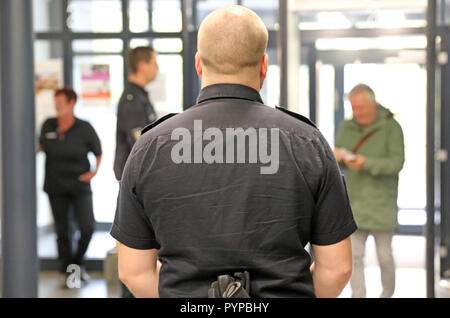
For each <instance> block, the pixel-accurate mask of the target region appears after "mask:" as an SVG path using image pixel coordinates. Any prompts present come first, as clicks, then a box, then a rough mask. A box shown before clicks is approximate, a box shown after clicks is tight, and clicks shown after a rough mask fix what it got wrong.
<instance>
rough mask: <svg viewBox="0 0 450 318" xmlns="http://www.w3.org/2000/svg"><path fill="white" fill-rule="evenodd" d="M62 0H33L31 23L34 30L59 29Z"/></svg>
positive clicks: (60, 28) (61, 18)
mask: <svg viewBox="0 0 450 318" xmlns="http://www.w3.org/2000/svg"><path fill="white" fill-rule="evenodd" d="M62 5H63V1H61V0H34V3H33V24H34V31H35V32H47V31H61V30H62V20H63V17H62V12H63V8H62Z"/></svg>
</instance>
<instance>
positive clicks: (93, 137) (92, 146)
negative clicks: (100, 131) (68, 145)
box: [87, 124, 102, 157]
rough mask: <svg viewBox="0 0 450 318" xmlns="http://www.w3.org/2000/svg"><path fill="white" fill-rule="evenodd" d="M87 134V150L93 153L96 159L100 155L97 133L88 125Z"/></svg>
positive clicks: (100, 148) (100, 149)
mask: <svg viewBox="0 0 450 318" xmlns="http://www.w3.org/2000/svg"><path fill="white" fill-rule="evenodd" d="M87 130H88V134H87V142H88V146H89V150H90V151H92V152H93V153H94V155H95V156H96V157H98V156H100V155H101V154H102V145H101V143H100V139H99V138H98V135H97V133H96V132H95V129H94V127H92V126H91V125H90V124H88V129H87Z"/></svg>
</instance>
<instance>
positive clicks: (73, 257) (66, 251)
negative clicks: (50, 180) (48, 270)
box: [49, 192, 95, 273]
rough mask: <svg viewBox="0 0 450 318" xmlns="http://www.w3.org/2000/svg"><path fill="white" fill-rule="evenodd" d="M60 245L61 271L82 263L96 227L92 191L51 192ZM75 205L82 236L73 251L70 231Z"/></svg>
mask: <svg viewBox="0 0 450 318" xmlns="http://www.w3.org/2000/svg"><path fill="white" fill-rule="evenodd" d="M49 199H50V205H51V208H52V213H53V219H54V222H55V230H56V237H57V245H58V256H59V260H60V266H61V267H60V271H61V273H65V272H66V270H67V266H69V265H70V264H77V265H80V266H81V265H82V263H83V258H84V255H85V253H86V251H87V248H88V246H89V242H90V241H91V238H92V234H93V233H94V228H95V219H94V210H93V206H92V193H90V192H88V193H64V194H58V195H55V194H49ZM71 207H73V211H74V219H75V222H76V223H77V226H78V230H79V232H80V237H79V240H78V242H77V248H76V251H75V252H73V251H72V237H71V231H70V224H69V222H70V218H69V212H70V208H71Z"/></svg>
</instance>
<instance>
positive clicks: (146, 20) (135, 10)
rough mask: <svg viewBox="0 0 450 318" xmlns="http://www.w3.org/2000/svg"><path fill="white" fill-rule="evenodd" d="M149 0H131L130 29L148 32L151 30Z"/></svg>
mask: <svg viewBox="0 0 450 318" xmlns="http://www.w3.org/2000/svg"><path fill="white" fill-rule="evenodd" d="M148 3H149V1H148V0H131V1H130V9H129V12H130V30H131V32H146V31H149V30H150V16H149V6H148Z"/></svg>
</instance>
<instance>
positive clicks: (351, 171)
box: [334, 84, 405, 298]
mask: <svg viewBox="0 0 450 318" xmlns="http://www.w3.org/2000/svg"><path fill="white" fill-rule="evenodd" d="M348 97H349V100H350V103H351V104H352V110H353V118H352V119H351V120H346V121H344V122H343V123H342V124H341V126H340V127H339V132H338V135H337V138H336V143H335V144H336V148H335V151H334V153H335V156H336V160H337V161H338V162H339V164H340V166H341V167H342V168H343V170H344V173H345V178H346V181H347V189H348V195H349V198H350V203H351V206H352V209H353V213H354V217H355V220H356V223H357V225H358V230H357V231H356V232H355V233H354V234H353V235H352V236H351V240H352V253H353V274H352V278H351V280H350V285H351V288H352V297H357V298H362V297H365V296H366V287H365V280H364V263H363V258H364V251H365V245H366V240H367V237H368V236H369V235H373V237H374V239H375V244H376V250H377V256H378V262H379V264H380V269H381V282H382V286H383V291H382V293H381V296H380V297H392V295H393V294H394V290H395V264H394V259H393V256H392V247H391V242H392V237H393V235H394V232H395V229H396V227H397V194H398V175H399V172H400V170H401V169H402V167H403V163H404V159H405V156H404V141H403V132H402V128H401V127H400V125H399V123H398V122H397V121H396V120H395V119H394V118H393V114H392V113H391V112H390V111H389V110H388V109H386V108H384V107H383V106H381V105H380V104H378V103H377V102H376V99H375V94H374V92H373V90H372V89H371V88H370V87H369V86H367V85H364V84H358V85H357V86H355V87H354V88H353V89H352V90H351V91H350V93H349V95H348Z"/></svg>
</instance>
